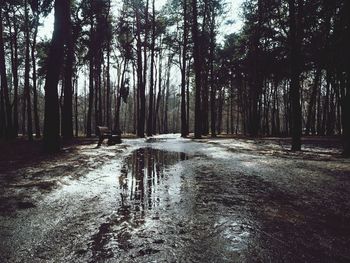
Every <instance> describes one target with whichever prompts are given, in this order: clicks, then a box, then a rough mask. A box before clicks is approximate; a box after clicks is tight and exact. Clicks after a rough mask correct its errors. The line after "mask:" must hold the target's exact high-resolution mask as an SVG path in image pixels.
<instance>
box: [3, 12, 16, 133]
mask: <svg viewBox="0 0 350 263" xmlns="http://www.w3.org/2000/svg"><path fill="white" fill-rule="evenodd" d="M6 19H7V22H8V24H9V31H10V45H11V70H12V76H13V88H14V91H13V136H14V137H17V136H18V25H17V19H16V14H15V11H13V32H12V27H11V19H10V16H9V13H7V14H6ZM4 110H5V109H4ZM2 124H4V122H3V123H2Z"/></svg>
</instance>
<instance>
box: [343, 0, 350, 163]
mask: <svg viewBox="0 0 350 263" xmlns="http://www.w3.org/2000/svg"><path fill="white" fill-rule="evenodd" d="M349 12H350V1H345V3H344V11H343V19H344V20H345V21H344V22H345V23H344V24H345V26H346V31H345V35H346V36H349V34H350V16H349ZM344 42H345V43H344V44H345V45H343V46H344V47H349V44H350V40H349V38H348V37H345V38H344ZM344 51H345V52H346V53H345V54H346V61H347V62H349V60H350V52H349V50H348V49H347V50H344ZM345 70H346V86H345V87H344V88H345V90H344V95H345V96H344V98H343V101H342V125H343V154H344V156H346V157H350V121H349V120H350V64H349V63H347V64H346V69H345Z"/></svg>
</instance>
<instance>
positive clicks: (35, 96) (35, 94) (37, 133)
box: [32, 12, 41, 138]
mask: <svg viewBox="0 0 350 263" xmlns="http://www.w3.org/2000/svg"><path fill="white" fill-rule="evenodd" d="M38 26H39V13H38V12H37V13H36V14H35V19H34V34H33V43H32V64H33V75H32V78H33V108H34V125H35V137H36V138H40V137H41V132H40V122H39V113H38V90H37V77H36V76H37V72H36V59H35V51H36V38H37V34H38Z"/></svg>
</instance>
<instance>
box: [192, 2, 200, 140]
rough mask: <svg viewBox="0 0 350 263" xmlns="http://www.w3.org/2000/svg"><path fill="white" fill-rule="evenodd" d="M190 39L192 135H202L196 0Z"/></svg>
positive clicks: (193, 3)
mask: <svg viewBox="0 0 350 263" xmlns="http://www.w3.org/2000/svg"><path fill="white" fill-rule="evenodd" d="M192 19H193V21H192V39H193V59H194V72H195V113H194V137H195V138H196V139H200V138H201V137H202V113H201V62H200V43H199V35H198V22H197V19H198V14H197V0H192Z"/></svg>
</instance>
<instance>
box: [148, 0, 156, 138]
mask: <svg viewBox="0 0 350 263" xmlns="http://www.w3.org/2000/svg"><path fill="white" fill-rule="evenodd" d="M154 1H155V0H153V1H152V42H151V71H150V82H149V105H148V120H147V136H152V133H153V85H154V48H155V41H156V20H155V16H156V13H155V4H154Z"/></svg>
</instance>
